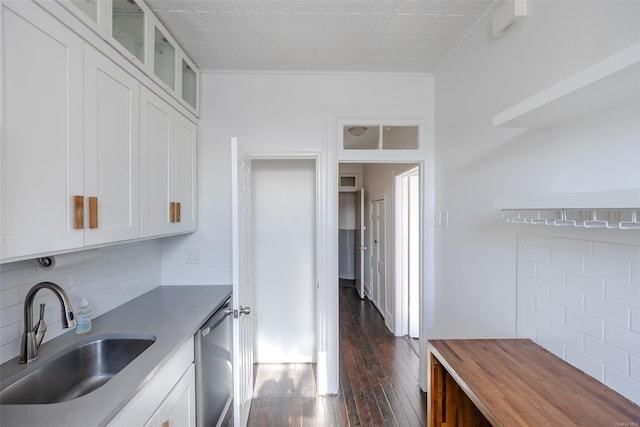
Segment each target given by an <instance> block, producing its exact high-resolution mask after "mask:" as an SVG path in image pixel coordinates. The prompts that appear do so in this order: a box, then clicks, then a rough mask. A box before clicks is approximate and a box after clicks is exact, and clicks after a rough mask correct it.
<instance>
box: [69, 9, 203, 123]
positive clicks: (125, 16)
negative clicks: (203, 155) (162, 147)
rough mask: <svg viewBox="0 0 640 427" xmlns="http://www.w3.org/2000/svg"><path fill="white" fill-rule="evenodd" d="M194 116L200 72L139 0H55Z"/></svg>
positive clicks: (196, 114)
mask: <svg viewBox="0 0 640 427" xmlns="http://www.w3.org/2000/svg"><path fill="white" fill-rule="evenodd" d="M57 1H58V2H59V3H60V4H62V5H63V6H65V8H66V9H67V10H69V11H70V12H71V13H72V14H73V15H74V16H75V17H77V18H78V19H79V20H80V21H82V22H83V23H84V24H85V25H87V26H88V27H89V28H91V29H92V30H93V31H94V32H95V33H97V34H98V35H99V36H100V37H101V38H103V39H104V40H106V41H107V42H108V43H109V44H110V45H111V46H113V47H114V48H115V49H116V50H118V51H119V52H120V53H121V54H122V55H123V56H124V57H125V58H127V59H128V60H129V61H131V63H133V64H134V65H135V66H136V67H138V68H139V69H140V70H141V71H142V72H144V73H145V74H146V75H147V76H148V77H149V78H151V79H152V80H153V81H154V82H155V83H157V84H158V85H159V86H160V87H161V88H162V89H164V90H165V91H166V93H167V94H169V95H171V96H172V97H173V98H174V99H175V100H176V101H177V102H179V103H180V105H181V106H183V107H184V108H186V110H187V111H189V112H190V113H192V114H194V115H195V116H196V117H197V116H198V114H199V111H200V106H199V98H198V85H199V79H200V72H199V71H198V69H197V67H196V66H195V64H194V63H193V62H192V61H191V60H190V59H189V57H188V56H187V55H186V54H185V52H184V51H183V50H182V49H181V48H180V46H179V45H178V43H177V42H176V41H175V40H174V39H173V37H172V36H171V34H170V33H169V31H167V29H166V28H165V27H164V26H163V25H162V23H161V22H160V21H159V20H158V19H157V18H156V16H155V15H154V14H153V12H152V11H151V9H150V8H149V7H148V6H147V4H146V3H145V2H144V1H142V0H57Z"/></svg>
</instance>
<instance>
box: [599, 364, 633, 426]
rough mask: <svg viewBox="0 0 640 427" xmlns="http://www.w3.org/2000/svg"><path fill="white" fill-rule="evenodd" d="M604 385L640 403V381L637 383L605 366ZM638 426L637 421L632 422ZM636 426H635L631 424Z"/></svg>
mask: <svg viewBox="0 0 640 427" xmlns="http://www.w3.org/2000/svg"><path fill="white" fill-rule="evenodd" d="M604 378H605V379H604V383H605V384H606V385H608V386H609V387H611V388H612V389H614V390H615V391H617V392H618V393H620V394H621V395H623V396H624V397H626V398H627V399H629V400H632V401H634V402H640V381H636V380H634V379H632V378H631V377H629V376H628V375H626V374H625V373H622V372H619V371H617V370H616V369H613V368H611V367H609V366H605V372H604ZM632 422H633V423H635V424H637V422H636V421H632ZM629 425H634V424H629Z"/></svg>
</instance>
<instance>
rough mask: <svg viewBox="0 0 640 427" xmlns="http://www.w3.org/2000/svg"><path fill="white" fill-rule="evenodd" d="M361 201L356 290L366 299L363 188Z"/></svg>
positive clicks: (359, 195)
mask: <svg viewBox="0 0 640 427" xmlns="http://www.w3.org/2000/svg"><path fill="white" fill-rule="evenodd" d="M356 197H357V198H359V199H360V200H356V289H357V290H358V293H359V294H360V298H362V299H364V259H365V258H364V251H366V250H367V247H366V246H365V244H364V232H365V230H366V228H367V227H366V226H365V223H364V188H361V189H360V190H359V191H358V194H357V195H356Z"/></svg>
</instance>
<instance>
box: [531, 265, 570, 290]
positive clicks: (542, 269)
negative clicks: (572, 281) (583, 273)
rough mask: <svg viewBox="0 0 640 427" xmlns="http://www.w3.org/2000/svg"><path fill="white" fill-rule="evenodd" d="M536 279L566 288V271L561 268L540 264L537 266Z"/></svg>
mask: <svg viewBox="0 0 640 427" xmlns="http://www.w3.org/2000/svg"><path fill="white" fill-rule="evenodd" d="M536 278H538V279H541V280H546V281H547V282H550V283H552V284H554V285H562V286H564V285H565V283H566V271H565V270H564V269H562V268H560V267H554V266H551V265H547V264H539V265H537V266H536Z"/></svg>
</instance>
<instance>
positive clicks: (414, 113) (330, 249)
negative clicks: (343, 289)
mask: <svg viewBox="0 0 640 427" xmlns="http://www.w3.org/2000/svg"><path fill="white" fill-rule="evenodd" d="M432 107H433V106H432V105H426V106H424V107H423V108H408V109H398V110H396V111H389V110H388V109H387V108H385V107H380V108H372V109H368V110H367V109H366V108H365V109H363V108H354V107H348V108H335V107H325V114H324V117H325V135H324V137H325V152H326V164H325V165H324V167H323V170H322V175H323V176H322V179H323V180H322V183H321V184H322V186H323V189H322V191H323V193H324V195H325V197H323V200H321V203H322V205H320V206H319V207H320V209H323V210H322V212H321V214H322V219H321V223H322V228H321V230H325V231H324V234H323V233H321V234H320V235H319V236H318V238H319V240H322V244H321V246H320V250H321V251H323V252H322V254H321V256H320V265H319V267H320V270H318V271H319V274H318V279H319V284H320V286H319V288H318V329H319V335H318V356H319V357H318V366H317V373H318V393H319V394H336V393H338V390H339V347H338V344H339V331H338V303H339V301H338V257H337V253H338V175H339V164H340V163H416V164H418V167H419V168H420V188H421V189H422V190H421V196H422V197H421V198H420V212H421V215H420V234H421V236H420V237H421V242H422V245H421V257H420V295H421V300H420V339H419V347H420V348H419V358H420V362H419V375H418V382H419V385H420V388H421V389H422V390H424V391H426V390H427V387H428V380H429V378H428V376H429V372H428V354H427V342H428V339H429V338H431V337H434V336H435V335H434V334H435V314H434V313H435V304H434V300H433V297H434V294H435V275H434V240H435V237H434V233H435V230H434V228H435V227H434V224H435V223H434V220H435V162H434V158H435V142H434V129H433V108H432ZM357 121H359V122H368V123H379V122H380V123H382V122H384V123H388V124H394V123H397V122H403V121H404V122H405V123H406V122H409V121H410V122H412V123H414V124H417V125H418V126H419V129H420V131H419V149H418V150H378V151H377V152H373V151H374V150H351V151H353V152H350V153H346V154H345V150H341V149H340V148H341V147H339V146H338V145H339V143H340V142H341V141H342V134H343V133H342V132H343V125H346V124H349V122H351V123H354V122H357ZM369 151H371V152H369Z"/></svg>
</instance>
